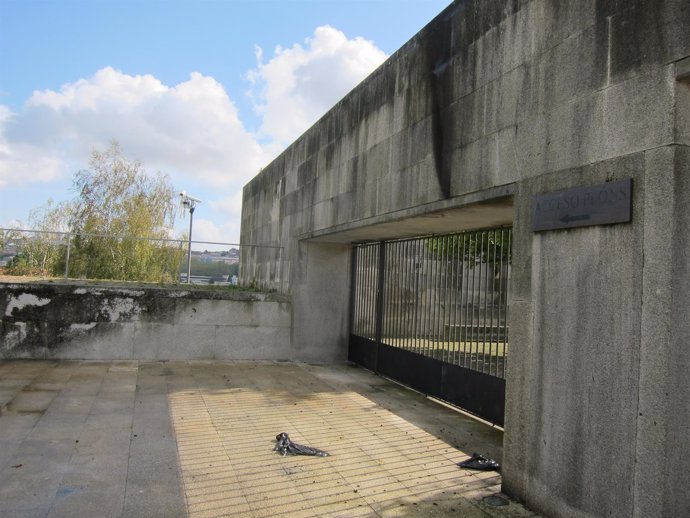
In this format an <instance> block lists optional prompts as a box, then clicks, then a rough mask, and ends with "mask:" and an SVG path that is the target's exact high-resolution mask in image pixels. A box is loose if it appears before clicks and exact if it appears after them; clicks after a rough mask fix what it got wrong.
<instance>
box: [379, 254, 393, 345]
mask: <svg viewBox="0 0 690 518" xmlns="http://www.w3.org/2000/svg"><path fill="white" fill-rule="evenodd" d="M384 260H385V262H384V264H382V265H380V266H381V268H380V271H379V275H380V276H381V278H382V279H383V280H381V279H379V283H380V285H381V297H382V298H383V302H382V304H381V343H383V341H384V339H385V338H386V332H387V330H388V327H389V326H388V320H389V319H390V311H389V309H390V308H389V307H388V304H389V303H390V297H389V293H388V292H389V290H390V288H391V286H390V285H391V283H390V273H391V272H390V265H389V264H388V259H387V258H385V257H384Z"/></svg>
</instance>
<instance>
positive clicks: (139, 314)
mask: <svg viewBox="0 0 690 518" xmlns="http://www.w3.org/2000/svg"><path fill="white" fill-rule="evenodd" d="M290 327H291V305H290V303H289V302H288V299H287V298H286V297H284V296H279V295H267V294H260V293H247V292H220V291H200V290H184V289H162V288H140V287H136V288H131V289H130V288H116V287H94V286H84V285H80V286H75V285H69V284H0V359H8V358H30V359H45V358H55V359H108V360H110V359H140V360H173V359H199V360H211V359H223V360H228V359H274V360H278V359H292V358H293V357H294V352H293V351H292V348H291V345H290V343H291V342H290Z"/></svg>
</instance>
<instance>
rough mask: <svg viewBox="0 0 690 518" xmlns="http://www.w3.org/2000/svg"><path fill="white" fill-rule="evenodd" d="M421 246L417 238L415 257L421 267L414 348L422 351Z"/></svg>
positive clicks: (418, 273)
mask: <svg viewBox="0 0 690 518" xmlns="http://www.w3.org/2000/svg"><path fill="white" fill-rule="evenodd" d="M419 248H420V241H419V240H418V239H417V240H416V241H415V257H416V258H417V264H418V265H419V268H417V306H418V307H417V312H416V315H417V325H416V329H415V345H414V350H415V352H421V346H422V344H421V337H422V329H423V328H424V326H423V325H422V322H423V321H424V305H423V304H424V301H423V296H422V292H423V284H424V283H423V279H422V272H423V271H424V263H423V259H424V258H423V256H422V255H420V253H419Z"/></svg>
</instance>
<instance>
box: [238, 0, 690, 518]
mask: <svg viewBox="0 0 690 518" xmlns="http://www.w3.org/2000/svg"><path fill="white" fill-rule="evenodd" d="M688 27H690V3H688V2H687V0H664V1H658V0H631V1H626V2H616V1H613V0H611V1H605V0H599V1H597V0H581V1H576V2H567V1H547V0H506V1H491V2H490V1H486V0H458V1H456V2H454V3H453V4H452V5H450V6H449V7H448V8H447V9H446V10H445V11H444V12H442V13H441V14H440V15H439V16H438V17H437V18H436V19H435V20H434V21H432V22H431V23H430V24H429V25H428V26H427V27H425V28H424V29H423V30H422V31H421V32H420V33H419V34H418V35H416V36H415V37H414V38H413V39H412V40H410V41H409V42H408V43H407V44H406V45H405V46H403V47H402V48H401V49H400V50H399V51H398V52H397V53H396V54H394V55H393V56H392V57H391V58H390V59H389V60H388V61H387V62H386V63H384V64H383V65H382V66H381V67H380V68H379V69H378V70H376V71H375V72H374V73H373V74H372V75H371V76H370V77H369V78H368V79H367V80H365V81H364V82H363V83H362V84H360V85H359V86H358V87H357V88H355V89H354V90H353V91H352V92H351V93H350V94H349V95H348V96H347V97H345V98H344V99H343V100H342V101H341V102H339V103H338V104H337V105H336V106H334V107H333V109H332V110H331V111H330V112H328V113H327V114H326V115H325V116H324V117H323V118H322V119H321V120H319V121H318V122H317V123H316V124H315V125H314V126H313V127H312V128H311V129H310V130H309V131H307V132H306V133H305V134H304V135H302V137H300V138H299V139H298V140H297V141H296V142H295V143H294V144H293V145H292V146H290V147H289V148H288V149H287V150H286V151H285V152H284V153H283V154H282V155H281V156H279V157H278V158H277V159H276V160H275V161H274V162H273V163H271V164H270V165H268V166H267V167H266V168H265V169H264V170H263V171H262V173H261V174H260V175H258V176H257V177H256V178H255V179H254V180H253V181H252V182H250V183H249V184H248V185H247V186H246V187H245V189H244V199H243V213H242V214H243V215H242V218H243V220H242V237H241V240H242V242H243V243H245V244H256V245H276V246H283V247H284V255H283V256H282V261H283V264H284V266H285V267H284V268H283V269H282V274H281V276H280V277H279V278H274V279H269V278H265V279H259V280H263V281H265V282H268V283H277V284H280V285H281V286H282V287H286V288H288V291H289V292H290V293H291V294H292V296H293V299H292V300H293V304H294V306H295V318H294V319H293V340H295V341H296V342H299V341H300V340H307V339H308V341H309V344H310V345H309V347H310V348H311V347H317V346H320V347H321V348H322V349H324V350H326V351H330V352H325V353H324V354H332V355H334V356H337V355H338V354H342V352H344V351H345V348H346V345H345V341H346V333H343V329H342V325H341V319H342V316H343V315H347V314H348V300H347V298H346V297H343V293H346V292H347V290H348V288H349V286H348V283H349V280H348V279H349V277H348V269H349V250H348V248H349V245H350V244H351V243H352V242H355V241H359V240H367V239H382V238H392V237H405V236H410V235H421V234H425V233H441V232H448V231H451V230H464V229H468V228H482V227H490V226H493V225H496V224H511V223H512V224H513V227H514V250H513V265H512V273H513V278H512V281H511V299H510V301H509V303H510V322H509V327H510V331H509V335H510V352H509V362H508V377H507V396H506V397H507V401H506V432H505V445H504V446H505V447H504V459H503V465H504V469H503V472H502V473H503V485H504V489H505V490H506V491H508V492H510V493H511V494H513V495H515V496H517V497H519V498H522V499H524V500H526V502H527V503H528V505H530V506H532V507H534V508H535V509H537V510H539V511H542V512H544V513H545V514H547V515H553V516H621V517H622V516H644V517H647V516H690V503H689V501H688V500H687V499H686V498H685V497H684V494H685V493H686V492H687V487H690V465H689V464H688V460H687V456H685V455H684V452H687V451H688V440H689V437H690V434H688V433H687V431H688V430H690V415H689V414H690V410H689V409H690V405H689V404H688V401H690V376H687V372H688V371H689V370H688V367H689V356H690V353H689V352H688V351H689V348H688V347H687V343H688V338H690V327H689V326H690V319H689V318H688V310H687V308H688V307H690V306H689V303H690V300H689V299H690V294H689V293H690V291H689V290H688V285H687V284H688V271H689V270H690V241H689V238H688V230H689V226H690V222H689V218H690V209H688V206H689V205H688V203H687V200H688V199H690V198H689V195H690V191H689V188H690V187H689V182H690V180H688V178H689V177H690V175H689V173H690V171H689V170H688V158H689V157H688V155H689V146H690V86H689V84H688V80H689V78H690V31H688V30H687V28H688ZM625 178H632V179H633V212H634V213H633V219H632V222H631V223H627V224H619V225H614V226H596V227H586V228H580V229H571V230H557V231H549V232H542V233H534V232H532V217H533V216H532V213H533V209H534V205H533V204H534V196H535V195H537V194H542V193H547V192H551V191H556V190H562V189H567V188H571V187H580V186H587V185H593V184H597V183H601V182H606V181H615V180H621V179H625ZM506 207H508V208H509V209H510V210H509V212H506V211H505V208H506ZM336 244H337V246H335V245H336ZM327 247H334V248H333V249H328V248H327ZM305 250H309V251H311V252H314V253H313V254H305V253H304V252H305ZM315 257H322V258H324V261H325V258H326V257H327V258H328V261H329V262H324V264H323V265H322V266H321V267H319V266H318V265H315V261H314V260H313V258H315ZM273 261H274V259H273V258H271V257H269V256H267V255H266V256H262V255H261V254H259V255H256V256H254V257H252V258H246V259H245V263H244V264H243V265H242V267H243V268H245V267H253V268H255V270H254V271H261V266H262V264H263V265H265V264H268V263H271V262H273ZM250 262H251V264H250ZM307 265H309V266H310V267H311V268H316V269H317V271H319V272H320V273H319V275H317V276H315V277H312V278H309V277H308V275H305V274H304V272H305V271H306V270H307V269H308V268H307ZM257 268H258V270H257ZM328 268H330V269H331V272H332V273H331V275H324V274H323V272H325V271H327V269H328ZM263 270H264V271H274V270H272V269H271V268H267V267H264V268H263ZM334 287H335V289H334ZM314 297H318V300H319V303H318V304H314V303H313V302H312V300H313V298H314ZM299 308H301V309H299ZM305 308H308V309H305ZM317 344H318V345H317ZM296 346H297V345H296Z"/></svg>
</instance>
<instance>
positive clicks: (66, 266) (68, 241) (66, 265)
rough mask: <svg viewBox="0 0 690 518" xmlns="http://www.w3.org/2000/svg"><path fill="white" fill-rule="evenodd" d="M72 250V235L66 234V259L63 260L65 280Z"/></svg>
mask: <svg viewBox="0 0 690 518" xmlns="http://www.w3.org/2000/svg"><path fill="white" fill-rule="evenodd" d="M71 248H72V233H71V232H67V257H66V258H65V279H67V278H68V276H69V253H70V249H71Z"/></svg>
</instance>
